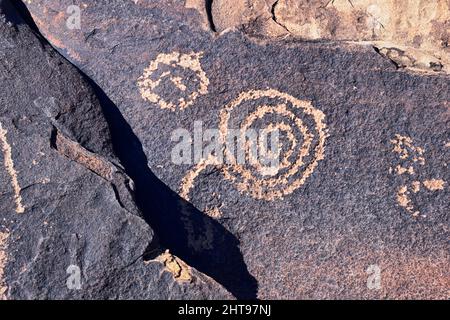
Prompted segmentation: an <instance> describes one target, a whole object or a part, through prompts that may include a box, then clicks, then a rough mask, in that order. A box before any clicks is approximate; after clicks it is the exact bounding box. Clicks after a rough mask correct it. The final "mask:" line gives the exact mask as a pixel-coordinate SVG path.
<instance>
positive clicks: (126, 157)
mask: <svg viewBox="0 0 450 320" xmlns="http://www.w3.org/2000/svg"><path fill="white" fill-rule="evenodd" d="M2 2H3V1H2V0H0V3H2ZM14 2H15V3H16V1H14ZM209 2H211V1H209ZM15 7H16V9H17V10H18V12H19V13H20V15H21V16H22V19H24V20H25V22H26V23H27V24H28V25H29V26H30V27H31V28H32V29H33V30H34V31H35V32H36V33H37V34H38V36H39V37H42V39H45V37H43V36H42V35H41V34H40V32H39V30H38V29H37V27H36V25H35V24H34V22H33V20H32V17H31V15H30V13H29V12H28V10H27V8H26V6H25V5H24V4H23V3H22V2H21V1H17V3H16V5H15ZM43 41H45V42H47V41H46V40H43ZM68 62H69V63H71V62H70V61H68ZM72 65H73V64H72ZM74 68H76V69H77V70H79V68H77V67H76V66H74ZM79 72H80V74H82V75H83V77H84V78H85V79H86V81H87V82H88V83H89V84H90V85H91V86H92V88H93V90H94V92H95V94H96V95H97V98H98V99H99V101H100V104H101V107H102V110H103V114H104V116H105V118H106V121H107V122H108V125H109V127H110V131H111V137H112V144H113V148H114V152H115V154H116V156H117V157H118V158H119V160H120V161H121V163H122V165H123V166H124V168H125V171H126V173H127V174H128V176H129V177H130V178H131V179H133V181H134V183H135V201H136V204H137V205H138V207H139V208H140V210H141V212H142V214H143V216H144V218H145V220H146V221H147V223H148V224H149V225H150V226H151V228H152V229H153V231H154V232H155V234H156V236H157V237H155V238H156V239H157V240H156V241H154V242H153V243H151V244H150V245H149V247H148V248H147V257H145V256H144V258H147V259H151V258H154V257H155V256H156V255H157V254H158V253H160V252H161V250H162V248H167V249H169V250H170V252H171V253H173V254H174V255H176V256H178V257H180V258H181V259H183V260H184V261H185V262H186V263H188V264H189V265H190V266H192V267H194V268H196V269H197V270H199V271H200V272H203V273H204V274H206V275H208V276H210V277H211V278H213V279H214V280H215V281H217V282H218V283H220V284H221V285H222V286H223V287H225V288H226V289H227V290H228V291H229V292H231V293H232V294H233V295H234V296H235V297H236V298H238V299H256V298H257V282H256V280H255V278H254V277H253V276H252V275H251V274H250V273H249V272H248V270H247V266H246V265H245V262H244V259H243V256H242V253H241V252H240V250H239V241H238V240H237V239H236V237H235V236H234V235H233V234H232V233H230V232H229V231H228V230H226V229H225V228H224V227H223V226H222V225H221V224H219V223H218V222H217V221H215V220H214V219H212V218H210V217H208V216H207V215H205V214H204V213H203V212H201V211H199V210H197V209H196V208H195V207H194V206H193V205H192V204H190V203H189V202H187V201H185V200H184V199H182V198H181V197H180V196H179V195H178V194H177V193H176V192H174V191H172V190H171V189H170V188H169V187H168V186H166V185H165V184H164V183H163V182H161V181H160V180H159V179H158V178H157V177H156V176H155V175H154V174H153V172H152V171H151V170H150V168H149V167H148V160H147V157H146V155H145V153H144V151H143V148H142V144H141V143H140V141H139V139H138V138H137V136H136V135H135V134H134V132H133V130H132V128H131V127H130V125H129V124H128V123H127V122H126V120H125V119H124V118H123V116H122V114H121V113H120V111H119V109H118V108H117V106H116V105H115V104H114V103H113V102H112V101H111V100H110V99H109V98H108V96H107V95H106V94H105V92H104V91H103V90H102V89H101V88H100V87H99V86H98V85H97V84H96V83H95V82H94V81H93V80H92V79H90V78H89V77H88V76H87V75H86V74H84V72H82V71H81V70H79ZM189 228H190V231H191V232H190V233H189V232H188V229H189ZM207 234H213V239H212V241H211V242H210V243H208V244H209V246H208V249H204V250H201V251H195V250H193V248H192V247H191V246H190V245H189V243H190V240H192V236H194V237H195V238H196V239H195V240H197V244H200V245H201V244H202V242H201V241H199V239H200V240H201V239H202V237H203V236H205V235H207Z"/></svg>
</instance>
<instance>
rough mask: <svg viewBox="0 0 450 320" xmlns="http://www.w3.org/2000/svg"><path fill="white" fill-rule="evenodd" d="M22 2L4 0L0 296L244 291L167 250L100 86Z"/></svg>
mask: <svg viewBox="0 0 450 320" xmlns="http://www.w3.org/2000/svg"><path fill="white" fill-rule="evenodd" d="M12 3H13V2H10V1H4V0H1V1H0V43H1V45H0V87H1V88H2V94H1V96H0V164H1V166H0V299H81V298H82V299H215V298H216V299H229V298H232V295H231V294H229V293H228V292H227V291H226V290H225V289H224V288H223V287H222V286H220V285H219V284H217V283H216V282H215V281H214V280H212V279H211V278H210V277H208V276H206V275H204V274H202V273H200V272H198V271H197V270H196V269H195V268H192V267H190V266H189V265H187V264H186V263H185V262H184V261H182V260H181V259H179V258H178V257H176V256H174V255H172V254H171V253H170V252H164V251H161V250H162V248H161V247H160V246H159V244H158V242H157V239H156V236H155V234H154V232H153V230H152V229H151V228H150V227H149V225H148V224H147V223H146V222H145V220H144V219H143V215H142V213H141V211H140V209H139V208H138V207H137V206H136V205H135V200H134V191H133V188H134V186H133V183H132V181H131V179H130V178H129V177H128V176H127V175H126V173H125V172H124V170H123V167H122V165H121V164H120V160H119V159H118V158H117V157H116V155H115V153H114V151H113V149H114V139H115V138H114V137H112V136H111V134H110V128H109V127H110V124H109V123H108V122H107V119H105V117H104V111H103V110H102V107H101V104H100V102H99V100H98V99H97V97H96V95H95V92H94V90H93V89H92V88H91V86H90V84H89V83H88V82H87V81H86V80H85V79H84V78H83V76H82V75H81V74H80V73H79V72H78V71H77V70H76V68H74V67H73V66H72V65H71V64H70V63H68V62H67V61H66V60H65V59H64V58H63V57H62V56H60V55H59V54H58V53H57V52H56V51H55V50H54V49H53V48H52V47H51V46H50V45H49V44H48V43H47V42H46V41H45V40H44V39H42V38H41V37H40V36H38V35H36V34H35V33H34V32H33V31H32V30H31V29H30V28H29V27H28V26H27V25H26V24H25V23H24V21H23V20H22V18H21V16H20V15H19V14H18V13H17V11H16V8H15V7H14V5H12ZM149 250H152V251H154V252H153V253H151V252H148V251H149Z"/></svg>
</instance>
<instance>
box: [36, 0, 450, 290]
mask: <svg viewBox="0 0 450 320" xmlns="http://www.w3.org/2000/svg"><path fill="white" fill-rule="evenodd" d="M214 2H215V1H214ZM214 2H213V9H214ZM207 3H210V2H209V1H208V2H207ZM281 3H284V2H280V4H279V6H281ZM73 5H75V7H73ZM27 7H28V9H29V10H30V13H31V15H32V17H33V19H34V21H35V22H36V24H37V26H38V28H39V29H40V31H41V32H42V33H43V35H44V36H45V37H46V38H47V39H48V40H49V41H50V42H51V43H52V44H53V45H54V46H55V47H56V48H58V50H60V52H61V53H62V54H64V55H65V56H66V57H67V58H68V59H70V61H72V62H73V63H74V64H76V65H77V66H78V67H79V68H81V69H82V70H83V71H84V72H85V73H86V74H87V75H88V76H89V77H90V78H91V79H92V80H93V81H95V82H96V83H97V85H98V86H99V87H100V88H101V89H102V90H104V93H105V95H106V96H107V97H109V98H110V99H111V101H110V102H111V104H115V106H116V107H117V108H118V110H119V111H120V113H121V114H122V115H123V117H124V119H125V121H126V122H127V123H128V124H129V128H128V127H127V130H132V131H133V133H134V134H135V135H136V137H137V140H138V141H139V143H140V144H142V149H141V146H140V145H139V143H137V145H138V146H137V147H136V144H127V143H123V144H122V145H121V148H120V153H121V154H122V158H123V159H125V160H126V159H128V160H127V161H123V160H122V163H124V166H125V169H126V172H127V173H128V175H129V176H130V177H131V178H133V180H134V181H135V183H136V193H137V198H138V203H139V204H140V206H142V207H145V208H148V209H150V208H151V207H152V202H151V201H150V200H149V199H152V198H154V197H155V193H156V194H157V192H158V191H157V190H166V191H167V192H170V191H169V190H167V189H166V188H165V186H164V185H167V186H168V187H169V188H170V190H171V191H172V192H173V193H177V194H178V195H180V196H182V197H183V198H184V199H185V200H186V201H188V202H183V201H181V200H180V199H177V198H176V195H174V194H172V195H171V196H170V197H163V196H161V197H159V198H158V199H159V201H158V206H160V208H162V209H161V210H162V212H163V213H157V214H155V213H152V211H151V210H144V211H145V212H146V217H147V220H148V221H149V222H150V223H151V225H152V228H153V229H154V230H155V232H156V233H157V234H158V236H159V237H160V241H161V243H162V244H163V245H164V246H165V247H167V248H169V249H170V250H171V251H172V252H173V253H175V254H176V255H178V256H179V257H181V258H183V259H184V260H185V261H187V262H188V263H189V264H190V265H193V266H195V267H197V268H198V269H199V270H201V271H203V272H205V273H206V274H207V275H209V276H211V277H213V278H214V279H215V280H216V281H218V282H219V283H221V284H222V285H224V286H225V287H226V288H227V289H228V290H229V291H230V292H232V293H233V294H234V295H235V296H237V297H238V298H256V297H258V298H291V299H293V298H327V299H329V298H394V299H405V298H433V299H437V298H449V292H448V287H449V279H450V273H449V272H450V271H449V269H448V265H449V262H450V253H449V252H450V250H449V249H450V244H449V242H448V239H449V235H450V234H449V212H450V210H449V203H448V197H449V187H448V184H449V181H450V177H449V171H448V169H447V163H448V157H449V151H450V150H449V112H448V108H449V101H450V91H449V85H450V78H449V77H448V75H446V73H445V72H441V71H442V70H441V71H438V72H436V73H435V74H419V73H413V72H409V71H406V70H405V69H402V68H399V65H398V63H393V61H392V59H386V55H385V54H383V52H381V51H380V50H374V48H373V47H372V45H361V44H355V43H351V42H335V41H331V40H332V39H328V40H329V41H327V42H324V41H300V40H298V39H296V38H293V37H285V34H281V33H280V34H277V35H278V36H279V35H281V36H282V37H281V38H279V37H278V38H269V37H267V35H266V34H261V33H260V32H253V31H254V30H255V29H254V28H249V26H248V25H245V24H244V25H242V24H241V23H240V22H239V21H240V20H239V19H237V20H238V22H237V24H236V25H235V28H223V29H224V30H223V31H222V32H220V33H218V32H215V31H214V30H215V28H214V23H213V22H214V10H212V11H211V6H210V5H205V3H204V2H203V1H181V0H164V1H109V2H95V3H94V2H92V3H89V4H84V2H82V1H78V0H75V1H73V0H70V1H69V0H63V1H52V0H45V1H44V0H42V1H39V0H33V1H29V2H28V1H27ZM77 8H78V9H77ZM274 9H276V11H275V13H276V12H278V11H277V10H281V7H277V6H275V8H274ZM211 12H212V13H211ZM77 19H78V22H79V24H78V25H77V23H76V22H77ZM315 40H317V39H315ZM380 53H381V54H380ZM394 62H395V61H394ZM248 128H254V129H257V130H263V131H264V132H269V131H270V132H272V131H273V130H274V129H279V131H280V132H281V139H282V140H281V142H282V143H281V144H280V145H281V162H280V164H279V166H277V167H276V168H275V169H276V170H272V169H273V168H272V167H270V168H269V169H270V170H266V169H268V168H267V167H265V166H264V165H262V164H261V163H260V162H258V161H256V163H251V162H250V161H245V162H244V163H237V162H236V161H233V157H232V156H230V149H229V147H228V146H226V145H225V144H221V145H219V149H218V150H216V152H215V153H212V154H209V153H208V152H203V151H205V149H207V148H206V147H207V146H206V145H208V142H207V141H206V142H205V141H204V140H205V139H206V140H210V138H211V137H205V136H204V133H205V130H206V129H215V131H209V132H207V133H206V135H210V134H214V133H215V134H217V136H216V138H217V140H218V141H219V142H224V138H225V137H227V136H228V135H227V133H228V132H231V130H233V129H248ZM127 132H128V131H127ZM113 134H114V130H113ZM116 134H117V135H120V134H121V133H120V132H117V131H116ZM186 136H187V139H185V138H186ZM202 138H204V139H202ZM183 139H185V140H183ZM189 139H190V140H189ZM180 141H188V143H186V144H184V145H180ZM209 146H211V143H209ZM180 150H184V151H185V154H188V155H189V156H187V157H185V158H183V159H181V160H180V158H179V157H177V154H178V153H179V151H180ZM136 152H137V154H138V155H139V157H137V158H136V157H133V156H131V155H133V154H136ZM142 152H143V153H144V155H143V154H142ZM244 158H245V160H249V159H250V158H251V157H250V156H249V155H248V156H247V157H244ZM136 159H138V160H136ZM221 160H224V161H221ZM234 160H235V159H234ZM250 160H251V159H250ZM143 162H145V163H143ZM180 162H181V163H180ZM147 165H148V168H147ZM149 169H151V171H152V172H153V173H154V174H155V175H156V177H158V178H159V179H160V180H161V181H162V183H163V184H161V185H159V187H158V188H156V189H155V188H151V187H148V183H149V181H152V179H154V176H153V175H152V174H151V173H150V172H149ZM174 200H176V201H174ZM153 205H154V202H153ZM241 254H242V256H241Z"/></svg>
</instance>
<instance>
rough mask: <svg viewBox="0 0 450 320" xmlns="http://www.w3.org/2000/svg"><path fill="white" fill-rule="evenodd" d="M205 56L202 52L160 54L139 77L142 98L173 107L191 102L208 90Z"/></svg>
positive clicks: (173, 108)
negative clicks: (202, 64)
mask: <svg viewBox="0 0 450 320" xmlns="http://www.w3.org/2000/svg"><path fill="white" fill-rule="evenodd" d="M201 57H202V53H201V52H200V53H190V54H182V53H179V52H172V53H167V54H166V53H161V54H159V55H158V56H157V57H156V59H155V60H153V61H152V62H151V63H150V65H149V66H148V67H147V68H145V70H144V74H143V75H142V76H141V77H139V79H138V81H137V85H138V87H139V91H140V93H141V96H142V98H143V99H145V100H147V101H149V102H151V103H156V104H158V105H159V107H160V108H162V109H169V110H172V111H175V110H176V109H180V110H183V109H185V108H187V107H189V106H191V105H192V104H193V103H194V101H195V100H196V99H197V98H198V97H199V96H200V95H204V94H207V93H208V85H209V79H208V77H207V76H206V73H205V72H204V71H203V69H202V67H201V63H200V59H201Z"/></svg>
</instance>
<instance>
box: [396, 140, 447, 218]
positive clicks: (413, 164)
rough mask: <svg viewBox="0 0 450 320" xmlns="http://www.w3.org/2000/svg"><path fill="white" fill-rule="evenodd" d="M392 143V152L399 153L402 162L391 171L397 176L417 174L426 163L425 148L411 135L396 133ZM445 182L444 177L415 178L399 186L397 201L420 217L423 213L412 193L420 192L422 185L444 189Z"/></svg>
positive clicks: (436, 189)
mask: <svg viewBox="0 0 450 320" xmlns="http://www.w3.org/2000/svg"><path fill="white" fill-rule="evenodd" d="M391 143H392V144H393V145H394V147H393V149H392V152H394V153H396V154H398V157H399V159H400V161H401V164H399V165H397V166H396V167H395V169H392V168H390V169H389V171H390V173H391V174H395V175H397V176H401V175H404V174H406V175H408V176H411V177H412V176H415V175H416V174H417V172H416V170H417V169H418V168H420V167H421V166H424V165H425V157H424V152H425V150H424V149H423V148H420V147H417V146H415V145H414V144H413V140H412V139H411V138H410V137H406V136H402V135H399V134H396V135H395V137H394V138H393V139H392V140H391ZM445 184H446V182H445V181H444V180H442V179H427V180H423V181H419V180H413V181H412V182H410V183H407V184H405V185H402V186H400V187H399V188H398V190H397V195H396V198H397V203H398V204H399V205H400V206H401V207H403V208H404V209H405V210H406V211H407V212H408V213H410V214H411V215H412V216H413V217H418V216H419V215H421V213H420V211H419V210H418V209H417V207H416V205H415V204H414V201H413V199H412V195H413V194H416V193H418V192H419V191H420V190H421V187H422V186H424V187H425V188H426V189H428V190H429V191H439V190H444V187H445ZM422 217H423V218H426V215H425V214H422Z"/></svg>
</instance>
